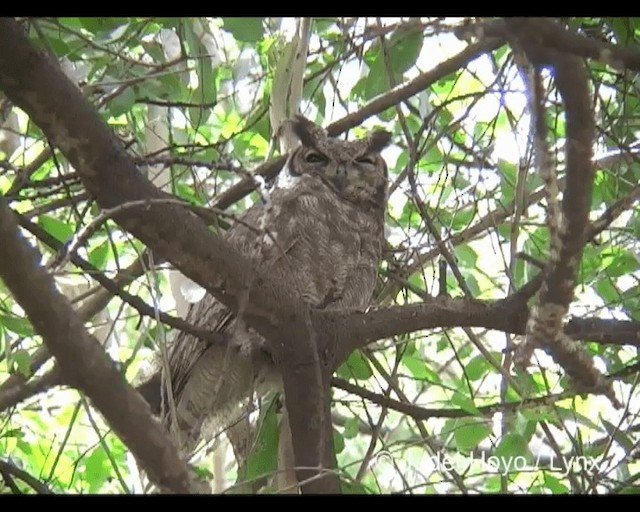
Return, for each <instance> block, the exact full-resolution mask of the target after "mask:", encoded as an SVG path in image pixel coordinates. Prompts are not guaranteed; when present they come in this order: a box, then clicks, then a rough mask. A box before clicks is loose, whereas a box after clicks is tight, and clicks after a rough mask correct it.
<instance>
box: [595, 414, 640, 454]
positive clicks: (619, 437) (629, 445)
mask: <svg viewBox="0 0 640 512" xmlns="http://www.w3.org/2000/svg"><path fill="white" fill-rule="evenodd" d="M600 421H601V422H602V424H603V425H604V428H605V429H606V430H607V433H608V434H609V435H610V436H611V437H612V438H613V439H614V440H615V442H616V443H618V444H619V445H620V446H622V448H624V450H625V451H626V452H627V453H631V452H632V451H634V450H635V447H636V443H635V442H634V441H633V439H631V438H630V437H629V436H628V435H627V434H626V433H625V432H623V431H622V430H620V428H619V427H616V425H614V424H613V423H611V422H609V421H607V420H605V419H604V418H602V417H601V418H600Z"/></svg>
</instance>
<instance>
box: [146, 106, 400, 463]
mask: <svg viewBox="0 0 640 512" xmlns="http://www.w3.org/2000/svg"><path fill="white" fill-rule="evenodd" d="M290 123H291V125H290V127H291V129H292V131H293V133H294V134H295V135H296V137H297V138H298V139H299V141H300V146H298V147H297V148H296V149H295V150H294V151H293V152H292V153H291V154H290V156H289V158H288V159H287V163H286V164H285V167H284V168H283V170H282V171H281V173H280V175H279V176H278V178H277V179H276V182H275V184H274V186H273V188H272V189H271V191H270V192H269V196H268V200H267V201H266V202H264V203H263V202H260V203H259V204H256V205H254V206H253V207H251V208H249V209H248V210H247V211H246V212H245V213H244V214H243V215H242V217H241V219H242V223H239V222H238V223H235V224H234V225H233V226H232V227H231V228H230V229H229V230H228V231H227V232H226V233H225V234H224V235H223V236H225V237H226V239H227V240H228V241H229V242H230V243H232V244H233V245H234V246H235V247H237V249H238V250H240V251H242V252H243V253H244V254H246V255H248V256H250V257H251V259H252V261H253V263H254V265H256V266H257V267H259V268H260V269H261V270H262V271H263V272H266V273H267V274H269V275H270V276H271V277H272V278H274V279H276V280H278V281H280V282H281V283H284V284H285V285H286V286H288V287H291V288H292V289H293V290H294V291H295V292H296V293H297V294H298V295H299V296H300V299H301V300H303V301H305V302H306V303H307V304H308V305H309V306H310V307H312V308H325V309H337V310H340V309H351V310H353V309H365V308H367V307H368V306H369V303H370V300H371V295H372V293H373V289H374V286H375V283H376V277H377V270H378V264H379V262H380V259H381V256H382V249H383V242H384V213H385V209H386V201H387V166H386V163H385V161H384V160H383V158H382V157H381V156H380V152H381V151H382V150H383V149H384V148H385V147H386V146H387V144H388V143H389V141H390V134H389V133H388V132H384V131H375V132H373V133H371V134H370V135H369V136H368V137H366V138H364V139H362V140H358V141H354V142H349V141H345V140H340V139H336V138H331V137H328V136H327V133H326V131H325V130H323V129H322V128H320V127H319V126H317V125H316V124H314V123H312V122H311V121H309V120H308V119H306V118H304V117H302V116H296V117H295V118H294V119H292V120H291V121H290ZM248 226H251V227H248ZM250 285H251V284H250ZM187 321H189V322H190V323H192V324H194V325H198V326H201V327H206V328H208V329H210V330H212V331H215V332H218V333H220V334H221V335H223V336H224V337H226V339H227V343H226V346H224V345H220V344H214V345H211V344H208V343H206V342H205V341H203V340H200V339H198V338H197V337H195V336H193V335H191V334H187V333H185V332H180V333H178V334H177V336H176V337H175V339H174V340H173V342H172V344H171V346H170V348H169V361H168V369H169V371H168V374H166V372H162V371H161V372H158V373H157V374H156V375H154V376H153V377H152V378H151V379H150V380H148V381H147V382H146V383H145V384H143V385H142V386H141V387H140V388H139V390H140V391H141V392H142V394H143V395H144V396H145V397H146V398H147V400H148V401H149V403H150V404H151V406H152V409H154V412H155V413H157V414H159V415H161V416H162V418H163V421H164V422H165V425H166V426H167V428H168V429H169V430H170V431H171V432H173V433H176V432H177V433H178V436H179V439H178V441H179V445H180V446H181V448H182V449H183V450H184V451H186V452H190V451H191V450H192V449H193V448H194V447H195V445H196V444H197V442H198V440H199V439H200V438H201V437H202V435H203V433H204V432H207V431H209V430H210V429H209V428H207V429H206V430H205V431H203V427H205V425H207V426H209V425H213V426H214V427H218V428H219V427H221V426H225V425H224V422H227V423H228V421H229V419H230V417H231V416H233V415H234V414H237V412H239V410H240V407H241V406H242V404H243V403H246V401H247V400H248V399H249V398H250V397H251V396H252V394H253V392H254V391H255V392H256V393H258V394H260V393H262V392H265V391H267V390H269V389H273V388H274V387H276V386H281V381H280V376H279V374H278V372H277V370H276V367H275V365H274V363H273V361H272V359H271V358H270V356H269V354H268V352H267V350H266V348H265V347H266V342H265V340H264V339H263V338H262V337H261V336H260V335H259V334H257V333H256V332H254V331H253V330H252V329H251V328H249V327H247V326H245V325H244V323H243V322H242V321H239V320H238V319H237V318H236V316H235V315H234V313H232V312H231V311H230V310H229V309H227V308H226V307H225V306H224V305H223V304H221V303H220V302H218V301H217V300H216V299H215V298H214V297H212V296H211V295H208V294H207V295H205V297H204V298H203V299H202V300H201V301H200V302H198V303H196V304H194V305H192V306H191V308H190V310H189V312H188V315H187ZM160 390H162V391H160ZM168 390H170V391H171V393H172V398H173V400H168V395H167V392H168ZM171 402H173V404H175V411H173V410H172V409H173V408H172V407H169V405H170V403H171ZM174 412H175V414H174Z"/></svg>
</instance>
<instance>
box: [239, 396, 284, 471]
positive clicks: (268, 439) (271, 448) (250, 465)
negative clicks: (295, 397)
mask: <svg viewBox="0 0 640 512" xmlns="http://www.w3.org/2000/svg"><path fill="white" fill-rule="evenodd" d="M259 425H260V427H259V430H258V437H257V439H256V441H255V448H254V451H253V452H252V453H251V455H249V457H248V458H247V465H246V467H245V472H244V475H243V478H242V481H248V480H253V479H256V478H259V477H261V476H263V475H266V474H267V473H271V472H273V471H275V470H276V469H277V468H278V441H279V435H278V434H279V430H278V417H277V415H276V412H275V407H269V408H267V411H266V413H265V414H264V415H263V417H262V421H260V422H259Z"/></svg>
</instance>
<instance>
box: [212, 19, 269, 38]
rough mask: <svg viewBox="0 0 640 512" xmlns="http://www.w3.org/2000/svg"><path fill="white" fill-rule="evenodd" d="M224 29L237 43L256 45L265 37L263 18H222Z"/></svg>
mask: <svg viewBox="0 0 640 512" xmlns="http://www.w3.org/2000/svg"><path fill="white" fill-rule="evenodd" d="M222 20H223V25H222V28H223V29H224V30H226V31H227V32H230V33H231V34H232V35H233V37H234V38H235V39H236V40H237V41H242V42H245V43H255V42H257V41H260V40H261V39H262V38H263V36H264V29H263V27H262V18H222Z"/></svg>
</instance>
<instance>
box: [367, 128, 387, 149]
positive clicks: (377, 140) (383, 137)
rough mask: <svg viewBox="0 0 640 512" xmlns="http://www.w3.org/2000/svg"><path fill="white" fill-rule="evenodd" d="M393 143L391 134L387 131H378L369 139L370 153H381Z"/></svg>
mask: <svg viewBox="0 0 640 512" xmlns="http://www.w3.org/2000/svg"><path fill="white" fill-rule="evenodd" d="M389 142H391V134H390V133H389V132H387V131H385V130H377V131H375V132H373V133H372V134H371V135H369V137H368V144H369V151H371V152H372V153H380V152H381V151H382V150H383V149H384V148H386V147H387V146H388V145H389Z"/></svg>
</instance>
